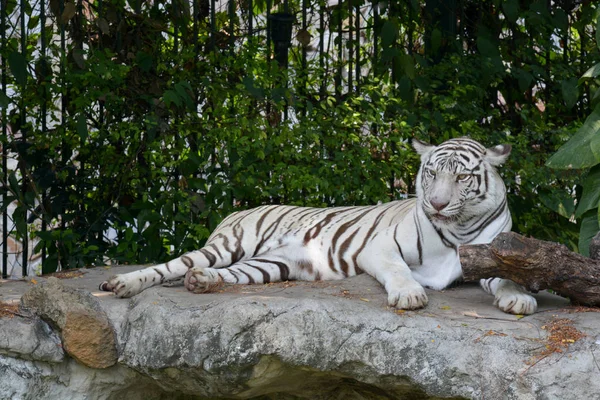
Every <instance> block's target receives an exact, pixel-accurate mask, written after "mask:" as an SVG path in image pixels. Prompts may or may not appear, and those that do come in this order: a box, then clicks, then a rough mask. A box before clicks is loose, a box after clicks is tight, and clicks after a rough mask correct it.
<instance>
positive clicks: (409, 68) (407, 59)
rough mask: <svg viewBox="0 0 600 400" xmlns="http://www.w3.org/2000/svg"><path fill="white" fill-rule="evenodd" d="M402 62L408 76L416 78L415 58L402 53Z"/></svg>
mask: <svg viewBox="0 0 600 400" xmlns="http://www.w3.org/2000/svg"><path fill="white" fill-rule="evenodd" d="M400 64H401V65H402V67H403V68H404V73H405V74H406V76H408V77H409V78H410V79H415V60H413V58H412V57H411V56H410V55H408V54H402V55H400Z"/></svg>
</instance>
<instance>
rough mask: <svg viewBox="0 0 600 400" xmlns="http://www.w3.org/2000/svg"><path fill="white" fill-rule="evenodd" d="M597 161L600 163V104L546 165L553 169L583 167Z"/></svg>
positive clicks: (590, 165) (587, 166) (592, 164)
mask: <svg viewBox="0 0 600 400" xmlns="http://www.w3.org/2000/svg"><path fill="white" fill-rule="evenodd" d="M598 163H600V105H598V106H596V108H595V109H594V111H593V112H592V113H591V114H590V116H589V117H587V119H586V120H585V123H584V124H583V126H582V127H581V128H579V130H578V131H577V133H575V135H574V136H573V137H572V138H571V139H569V141H568V142H567V143H565V144H564V145H563V146H562V147H561V148H560V149H558V151H557V152H556V153H554V155H552V157H550V158H549V159H548V161H546V166H548V167H550V168H555V169H583V168H589V167H592V166H594V165H596V164H598Z"/></svg>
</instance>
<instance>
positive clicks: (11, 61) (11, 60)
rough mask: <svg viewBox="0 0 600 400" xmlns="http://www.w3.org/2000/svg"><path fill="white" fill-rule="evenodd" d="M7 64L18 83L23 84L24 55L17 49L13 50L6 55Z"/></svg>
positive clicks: (25, 67) (25, 71) (24, 70)
mask: <svg viewBox="0 0 600 400" xmlns="http://www.w3.org/2000/svg"><path fill="white" fill-rule="evenodd" d="M8 66H9V67H10V71H11V72H12V74H13V76H14V77H15V81H17V83H18V84H19V85H25V83H26V82H27V60H26V59H25V56H24V55H23V54H21V53H19V52H18V51H13V52H12V53H10V54H9V55H8Z"/></svg>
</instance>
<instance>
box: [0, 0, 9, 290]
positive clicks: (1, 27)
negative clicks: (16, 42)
mask: <svg viewBox="0 0 600 400" xmlns="http://www.w3.org/2000/svg"><path fill="white" fill-rule="evenodd" d="M0 5H1V7H2V9H1V10H0V31H1V32H0V35H1V39H2V93H3V94H4V95H5V96H6V86H7V82H6V72H7V71H8V68H7V65H6V17H7V15H6V2H5V1H2V2H0ZM6 117H7V113H6V107H3V108H2V186H3V187H4V188H6V187H8V166H7V162H6V157H8V152H7V151H6V146H7V145H8V129H7V128H8V125H7V124H6ZM6 198H7V195H6V191H5V192H4V194H3V195H2V204H3V205H4V206H5V207H6ZM2 278H3V279H6V278H8V209H5V210H4V211H3V212H2Z"/></svg>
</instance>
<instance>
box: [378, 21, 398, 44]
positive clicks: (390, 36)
mask: <svg viewBox="0 0 600 400" xmlns="http://www.w3.org/2000/svg"><path fill="white" fill-rule="evenodd" d="M397 35H398V27H397V26H396V24H395V23H393V22H392V21H390V20H387V21H385V22H384V23H383V26H382V27H381V45H382V46H383V47H389V46H391V45H392V44H393V43H394V41H395V40H396V37H397Z"/></svg>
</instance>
